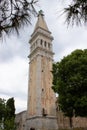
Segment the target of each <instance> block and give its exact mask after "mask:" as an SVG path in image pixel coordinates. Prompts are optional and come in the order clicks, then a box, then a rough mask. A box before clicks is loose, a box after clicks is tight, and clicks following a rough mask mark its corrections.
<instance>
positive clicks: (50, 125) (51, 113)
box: [26, 14, 58, 130]
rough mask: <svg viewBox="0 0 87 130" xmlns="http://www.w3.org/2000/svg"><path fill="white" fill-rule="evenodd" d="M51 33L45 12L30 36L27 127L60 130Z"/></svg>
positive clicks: (40, 16)
mask: <svg viewBox="0 0 87 130" xmlns="http://www.w3.org/2000/svg"><path fill="white" fill-rule="evenodd" d="M52 40H53V37H52V36H51V32H50V31H49V29H48V27H47V25H46V22H45V20H44V16H43V14H39V15H38V20H37V23H36V26H35V29H34V32H33V34H32V35H31V39H30V41H29V43H30V55H29V59H30V64H29V82H28V83H29V86H28V104H27V106H28V107H27V118H26V130H30V129H32V128H33V129H35V130H38V129H39V130H52V129H54V130H57V129H58V126H57V117H56V106H55V101H56V95H55V93H54V92H53V90H52V88H51V86H52V73H51V71H52V63H53V54H54V53H53V51H52Z"/></svg>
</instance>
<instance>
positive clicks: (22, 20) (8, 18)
mask: <svg viewBox="0 0 87 130" xmlns="http://www.w3.org/2000/svg"><path fill="white" fill-rule="evenodd" d="M36 2H37V1H36V0H31V2H29V1H28V0H0V37H2V36H3V33H6V34H9V33H11V32H12V31H14V30H15V31H16V32H17V33H19V29H20V28H21V27H22V26H23V25H25V24H28V23H30V24H31V15H32V14H33V15H36V10H35V8H34V5H35V3H36Z"/></svg>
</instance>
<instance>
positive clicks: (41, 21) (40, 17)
mask: <svg viewBox="0 0 87 130" xmlns="http://www.w3.org/2000/svg"><path fill="white" fill-rule="evenodd" d="M38 28H41V29H43V30H45V31H48V32H49V29H48V27H47V24H46V22H45V20H44V13H43V11H42V10H40V11H39V12H38V20H37V23H36V25H35V28H34V31H36V30H37V29H38Z"/></svg>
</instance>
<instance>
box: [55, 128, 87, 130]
mask: <svg viewBox="0 0 87 130" xmlns="http://www.w3.org/2000/svg"><path fill="white" fill-rule="evenodd" d="M58 130H87V128H71V129H58Z"/></svg>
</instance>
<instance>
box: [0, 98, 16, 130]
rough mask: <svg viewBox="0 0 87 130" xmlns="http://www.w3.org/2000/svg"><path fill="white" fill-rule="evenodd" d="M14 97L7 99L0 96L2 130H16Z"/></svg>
mask: <svg viewBox="0 0 87 130" xmlns="http://www.w3.org/2000/svg"><path fill="white" fill-rule="evenodd" d="M14 120H15V105H14V98H9V99H8V100H7V101H6V100H4V99H1V98H0V130H15V129H16V127H15V123H14Z"/></svg>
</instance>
